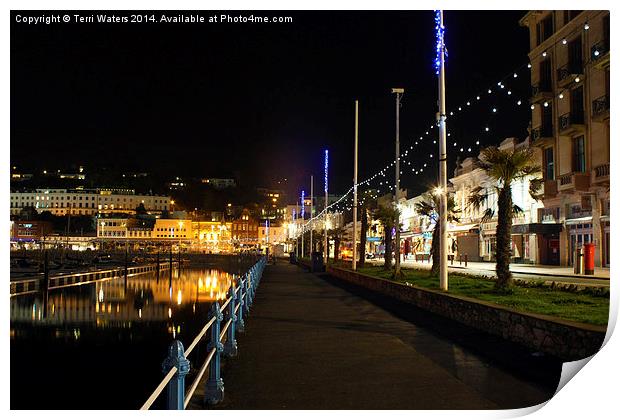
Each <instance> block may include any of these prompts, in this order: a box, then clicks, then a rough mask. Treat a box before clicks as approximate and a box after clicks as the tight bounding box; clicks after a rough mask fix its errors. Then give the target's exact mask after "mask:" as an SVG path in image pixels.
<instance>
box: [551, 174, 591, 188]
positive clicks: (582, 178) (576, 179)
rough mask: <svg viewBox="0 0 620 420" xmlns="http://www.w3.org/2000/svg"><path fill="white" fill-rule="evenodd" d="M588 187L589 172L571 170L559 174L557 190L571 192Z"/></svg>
mask: <svg viewBox="0 0 620 420" xmlns="http://www.w3.org/2000/svg"><path fill="white" fill-rule="evenodd" d="M589 188H590V174H588V173H585V172H571V173H568V174H564V175H561V176H560V180H559V186H558V191H559V192H565V193H571V192H574V191H588V189H589Z"/></svg>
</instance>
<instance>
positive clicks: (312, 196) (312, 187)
mask: <svg viewBox="0 0 620 420" xmlns="http://www.w3.org/2000/svg"><path fill="white" fill-rule="evenodd" d="M313 206H314V175H310V258H312V252H313V251H314V244H313V243H312V231H313V230H314V228H313V226H312V225H313V223H314V221H313V220H312V214H313V211H312V208H313Z"/></svg>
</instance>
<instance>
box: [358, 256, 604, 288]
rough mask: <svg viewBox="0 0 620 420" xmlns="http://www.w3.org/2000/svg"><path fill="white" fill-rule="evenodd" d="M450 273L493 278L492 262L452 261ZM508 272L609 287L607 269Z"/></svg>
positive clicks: (422, 264)
mask: <svg viewBox="0 0 620 420" xmlns="http://www.w3.org/2000/svg"><path fill="white" fill-rule="evenodd" d="M367 261H368V262H369V263H371V264H375V265H383V258H377V259H372V260H367ZM401 264H402V266H403V267H405V268H415V269H422V270H430V268H431V265H432V264H431V262H429V261H413V260H404V261H403V262H402V263H401ZM448 271H449V272H450V273H455V274H456V273H467V274H474V275H480V276H494V275H495V263H494V262H469V263H468V264H467V267H465V263H464V262H463V263H461V264H459V261H458V260H454V262H453V263H452V264H450V265H449V266H448ZM510 271H511V272H512V275H513V277H515V278H517V279H522V280H532V281H544V282H548V283H551V282H552V281H555V282H556V283H557V282H560V283H567V284H576V285H580V286H598V287H600V286H602V287H609V277H610V275H609V268H601V267H596V268H595V269H594V274H593V275H585V274H575V273H574V271H573V268H572V267H559V266H553V265H532V264H510Z"/></svg>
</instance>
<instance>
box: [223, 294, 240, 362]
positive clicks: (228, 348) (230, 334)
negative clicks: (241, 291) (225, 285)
mask: <svg viewBox="0 0 620 420" xmlns="http://www.w3.org/2000/svg"><path fill="white" fill-rule="evenodd" d="M236 304H237V295H236V294H235V285H234V284H231V285H230V303H229V304H228V319H230V326H229V327H228V331H227V334H226V344H224V354H225V355H226V356H227V357H235V356H236V355H237V340H236V339H235V328H236V327H235V324H236V323H237V315H236V314H235V305H236Z"/></svg>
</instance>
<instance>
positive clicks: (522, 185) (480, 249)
mask: <svg viewBox="0 0 620 420" xmlns="http://www.w3.org/2000/svg"><path fill="white" fill-rule="evenodd" d="M529 147H531V146H530V141H529V139H526V140H525V141H523V142H519V141H518V140H517V139H516V138H508V139H505V140H504V141H503V142H502V143H501V144H500V145H499V149H500V150H506V151H513V150H518V149H522V148H529ZM535 156H536V157H537V158H539V156H538V154H537V155H535ZM536 164H540V162H539V160H538V159H537V161H536ZM539 177H540V174H532V175H530V176H528V177H526V178H523V179H520V180H515V181H513V183H512V184H511V189H512V202H513V204H515V205H517V206H518V207H519V208H520V209H521V210H522V213H519V214H516V215H515V216H514V217H513V220H512V232H511V239H512V244H511V256H512V261H514V262H527V263H544V264H548V263H551V261H552V260H551V258H552V256H551V254H549V256H548V255H547V245H548V244H547V242H548V241H546V240H545V238H546V237H547V236H548V235H556V234H557V233H558V229H557V228H558V227H557V226H553V225H543V224H540V223H537V220H538V217H539V216H538V214H539V211H540V209H542V203H541V202H540V201H537V200H535V199H533V198H532V197H531V196H530V193H529V188H530V180H531V179H534V178H539ZM450 183H451V184H452V190H453V192H454V200H455V204H456V208H457V210H458V218H459V222H458V223H454V224H453V223H451V224H450V225H449V226H448V235H449V236H450V237H451V241H450V242H449V245H453V246H452V248H451V250H450V253H451V254H455V255H467V257H468V259H469V260H470V261H490V260H494V259H495V244H496V235H495V232H496V229H497V212H498V205H497V193H496V191H495V183H494V181H493V180H492V179H491V178H490V177H489V176H488V175H487V174H486V172H485V171H483V170H482V169H480V168H478V167H477V166H476V165H475V160H474V159H473V158H466V159H465V160H464V161H463V162H461V163H460V164H459V165H458V166H457V167H456V169H455V170H454V177H453V178H451V179H450ZM478 186H482V187H484V188H485V189H486V192H487V194H488V198H487V200H486V201H485V202H484V203H483V204H482V206H480V207H479V208H475V207H473V206H471V205H470V204H469V197H470V195H471V193H472V191H473V189H474V188H475V187H478ZM487 208H488V209H491V210H492V211H493V214H494V216H493V217H492V218H491V219H490V220H488V221H486V222H485V223H480V221H481V219H482V217H483V215H484V212H485V210H486V209H487ZM452 242H456V243H455V244H452ZM550 253H551V251H550Z"/></svg>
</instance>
